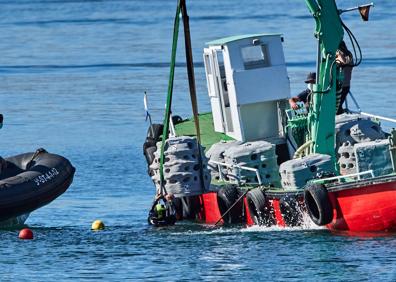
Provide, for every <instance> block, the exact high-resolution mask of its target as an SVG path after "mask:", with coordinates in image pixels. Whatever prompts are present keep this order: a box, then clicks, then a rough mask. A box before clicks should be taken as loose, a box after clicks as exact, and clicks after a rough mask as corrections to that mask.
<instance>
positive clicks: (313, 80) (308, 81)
mask: <svg viewBox="0 0 396 282" xmlns="http://www.w3.org/2000/svg"><path fill="white" fill-rule="evenodd" d="M305 83H306V84H308V85H307V87H308V89H309V90H311V91H312V90H313V85H314V84H315V83H316V72H310V73H309V74H308V75H307V79H306V80H305Z"/></svg>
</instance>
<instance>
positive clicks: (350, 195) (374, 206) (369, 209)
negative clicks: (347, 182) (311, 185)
mask: <svg viewBox="0 0 396 282" xmlns="http://www.w3.org/2000/svg"><path fill="white" fill-rule="evenodd" d="M329 198H330V201H331V203H332V206H333V214H334V217H333V221H332V222H331V223H330V224H328V225H327V228H329V229H330V230H335V231H344V230H345V231H353V232H373V231H391V230H396V181H392V182H383V183H378V184H370V185H367V186H360V187H356V188H352V189H351V188H349V189H345V190H338V191H331V189H329Z"/></svg>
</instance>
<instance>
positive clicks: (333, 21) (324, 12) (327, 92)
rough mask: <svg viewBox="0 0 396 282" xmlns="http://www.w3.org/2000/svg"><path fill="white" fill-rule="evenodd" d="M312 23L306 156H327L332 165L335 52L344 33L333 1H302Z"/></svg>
mask: <svg viewBox="0 0 396 282" xmlns="http://www.w3.org/2000/svg"><path fill="white" fill-rule="evenodd" d="M305 2H306V4H307V6H308V9H309V10H310V12H311V13H312V16H313V17H314V19H315V22H316V29H315V37H316V39H317V40H318V58H317V70H316V84H315V85H314V88H313V97H312V98H313V99H312V106H311V110H310V112H309V115H308V129H309V133H308V136H309V141H311V142H312V143H311V147H310V152H311V153H320V154H326V155H330V156H331V157H332V159H333V161H334V163H335V149H334V144H335V115H336V75H337V67H336V63H335V58H336V57H335V56H336V51H337V49H338V46H339V44H340V42H341V41H342V38H343V36H344V31H343V28H342V23H341V19H340V16H339V13H338V10H337V5H336V3H335V1H334V0H305Z"/></svg>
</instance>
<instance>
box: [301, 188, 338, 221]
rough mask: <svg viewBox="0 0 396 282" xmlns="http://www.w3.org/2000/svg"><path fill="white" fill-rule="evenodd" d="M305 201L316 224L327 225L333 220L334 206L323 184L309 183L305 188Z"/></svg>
mask: <svg viewBox="0 0 396 282" xmlns="http://www.w3.org/2000/svg"><path fill="white" fill-rule="evenodd" d="M304 202H305V206H306V207H307V211H308V214H309V216H310V218H311V219H312V221H313V222H314V223H315V224H316V225H319V226H322V225H326V224H329V223H330V222H331V221H332V220H333V207H332V205H331V202H330V199H329V195H328V193H327V189H326V187H324V186H323V185H321V184H313V185H308V186H307V187H306V188H305V190H304Z"/></svg>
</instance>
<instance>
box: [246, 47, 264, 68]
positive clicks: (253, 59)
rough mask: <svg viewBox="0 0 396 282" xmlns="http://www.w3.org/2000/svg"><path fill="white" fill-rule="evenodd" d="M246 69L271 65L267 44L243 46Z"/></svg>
mask: <svg viewBox="0 0 396 282" xmlns="http://www.w3.org/2000/svg"><path fill="white" fill-rule="evenodd" d="M241 52H242V59H243V64H244V66H245V69H255V68H263V67H269V66H270V61H269V56H268V52H267V45H257V46H245V47H242V48H241Z"/></svg>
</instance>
